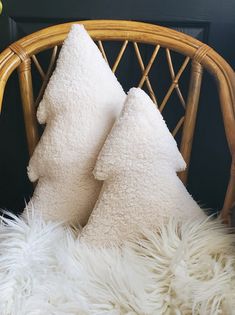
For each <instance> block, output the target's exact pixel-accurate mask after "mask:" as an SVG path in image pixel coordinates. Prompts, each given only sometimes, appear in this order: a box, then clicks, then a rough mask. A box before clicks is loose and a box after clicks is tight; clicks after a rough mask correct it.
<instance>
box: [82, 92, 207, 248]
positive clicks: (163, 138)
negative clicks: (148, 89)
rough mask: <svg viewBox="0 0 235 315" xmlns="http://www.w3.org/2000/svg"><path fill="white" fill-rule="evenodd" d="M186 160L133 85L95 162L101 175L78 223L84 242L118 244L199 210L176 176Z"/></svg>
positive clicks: (160, 116)
mask: <svg viewBox="0 0 235 315" xmlns="http://www.w3.org/2000/svg"><path fill="white" fill-rule="evenodd" d="M184 168H185V162H184V160H183V158H182V156H181V154H180V152H179V150H178V148H177V144H176V142H175V140H174V138H173V136H172V135H171V133H170V132H169V130H168V128H167V126H166V124H165V122H164V120H163V118H162V115H161V114H160V112H159V111H158V109H157V108H156V106H155V105H154V104H153V102H152V101H151V99H150V98H149V97H148V96H147V94H146V93H145V92H144V91H142V90H141V89H136V88H133V89H131V90H130V92H129V93H128V96H127V99H126V102H125V105H124V108H123V110H122V112H121V115H120V117H119V119H118V120H117V121H116V122H115V124H114V126H113V128H112V130H111V133H110V134H109V136H108V138H107V140H106V142H105V144H104V146H103V148H102V150H101V152H100V154H99V157H98V160H97V163H96V166H95V169H94V175H95V177H96V178H97V179H99V180H102V181H103V180H104V184H103V188H102V190H101V193H100V196H99V199H98V201H97V203H96V206H95V208H94V210H93V212H92V214H91V216H90V218H89V221H88V224H87V225H86V226H85V228H84V229H83V232H82V234H81V239H82V240H85V241H86V242H88V243H97V244H103V245H104V244H121V243H122V242H123V241H124V240H127V239H128V238H130V237H132V236H133V235H136V234H138V232H140V231H142V229H143V228H144V229H150V230H155V229H156V230H157V227H158V226H159V224H160V223H161V222H162V220H164V218H169V217H172V216H176V217H182V219H189V218H192V219H193V218H195V217H196V216H204V213H203V212H202V210H201V209H200V207H199V206H198V205H197V203H196V202H195V201H194V200H193V198H192V197H191V196H190V195H189V193H188V192H187V190H186V188H185V187H184V185H183V184H182V182H181V181H180V179H179V178H178V176H177V173H176V172H178V171H181V170H183V169H184Z"/></svg>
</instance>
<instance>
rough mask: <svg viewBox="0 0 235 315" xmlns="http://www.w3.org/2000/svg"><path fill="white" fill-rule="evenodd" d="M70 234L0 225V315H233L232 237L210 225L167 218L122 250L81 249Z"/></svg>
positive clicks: (46, 227)
mask: <svg viewBox="0 0 235 315" xmlns="http://www.w3.org/2000/svg"><path fill="white" fill-rule="evenodd" d="M12 219H13V220H12ZM77 233H78V231H75V230H72V229H69V228H65V227H64V226H63V225H62V224H55V223H45V222H43V221H42V220H41V219H40V218H38V217H31V218H30V219H29V220H28V223H26V222H25V221H23V219H19V218H17V217H14V216H12V215H11V219H2V222H1V226H0V314H1V315H87V314H89V315H90V314H92V315H120V314H121V315H124V314H125V315H134V314H139V315H144V314H145V315H152V314H154V315H161V314H164V315H180V314H181V315H188V314H195V315H198V314H200V315H207V314H208V315H209V314H210V315H219V314H223V315H225V314H227V315H232V314H235V261H234V257H235V255H234V236H233V235H231V234H229V233H227V232H226V230H225V228H224V227H223V226H222V225H221V224H220V223H219V222H218V221H211V220H209V219H208V220H206V221H196V222H195V221H194V222H185V223H182V222H177V221H176V220H174V219H171V220H170V221H169V222H168V224H166V225H164V226H162V227H161V229H160V233H159V234H157V233H155V234H153V233H148V232H146V231H145V232H143V239H141V240H139V241H133V242H129V243H127V244H125V246H123V247H122V248H109V249H108V248H103V249H98V248H96V249H94V248H91V247H90V248H89V246H86V245H84V244H81V243H80V242H79V240H78V239H77Z"/></svg>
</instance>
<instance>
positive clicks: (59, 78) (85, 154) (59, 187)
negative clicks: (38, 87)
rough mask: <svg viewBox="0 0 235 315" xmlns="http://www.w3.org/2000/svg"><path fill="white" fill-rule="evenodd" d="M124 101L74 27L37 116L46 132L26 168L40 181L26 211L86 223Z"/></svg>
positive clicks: (86, 38)
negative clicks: (100, 162)
mask: <svg viewBox="0 0 235 315" xmlns="http://www.w3.org/2000/svg"><path fill="white" fill-rule="evenodd" d="M125 97H126V95H125V93H124V91H123V89H122V87H121V85H120V84H119V83H118V81H117V79H116V77H115V75H114V74H113V73H112V71H111V69H110V68H109V66H108V65H107V63H106V62H105V60H104V59H103V57H102V55H101V53H100V51H99V49H98V48H97V46H96V44H95V43H94V42H93V40H92V39H91V38H90V36H89V35H88V33H87V32H86V30H85V29H84V27H83V26H82V25H73V26H72V29H71V31H70V33H69V35H68V37H67V39H66V40H65V42H64V44H63V46H62V49H61V52H60V55H59V58H58V61H57V66H56V69H55V71H54V73H53V75H52V77H51V79H50V82H49V83H48V86H47V88H46V91H45V94H44V97H43V100H42V101H41V103H40V105H39V109H38V112H37V117H38V120H39V122H40V123H42V124H46V128H45V131H44V133H43V135H42V137H41V139H40V141H39V143H38V145H37V147H36V149H35V152H34V153H33V156H32V158H31V160H30V162H29V166H28V175H29V178H30V180H31V181H33V182H35V181H37V180H38V183H37V186H36V189H35V191H34V194H33V197H32V199H31V201H30V203H29V204H28V206H27V208H28V211H32V207H33V208H34V211H35V212H36V213H41V214H42V217H43V219H45V220H58V221H64V222H68V223H71V224H78V223H79V224H81V225H84V224H85V223H86V222H87V220H88V217H89V215H90V212H91V211H92V209H93V207H94V204H95V202H96V200H97V197H98V195H99V192H100V188H101V182H99V181H97V180H95V178H94V176H93V175H92V171H93V168H94V166H95V162H96V158H97V155H98V153H99V151H100V149H101V147H102V145H103V143H104V141H105V138H106V136H107V135H108V133H109V131H110V129H111V127H112V125H113V123H114V121H115V119H116V117H117V115H119V113H120V111H121V108H122V106H123V103H124V100H125Z"/></svg>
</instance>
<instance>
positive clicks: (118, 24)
mask: <svg viewBox="0 0 235 315" xmlns="http://www.w3.org/2000/svg"><path fill="white" fill-rule="evenodd" d="M76 23H77V24H83V25H84V26H85V28H86V30H87V31H88V32H89V34H90V36H91V37H92V38H93V39H94V40H97V41H102V40H109V41H126V42H127V41H128V42H133V43H145V44H151V45H155V46H157V45H158V46H161V47H164V48H166V49H170V50H172V51H175V52H178V53H180V54H182V55H185V56H187V57H188V58H190V59H192V71H191V79H190V88H189V95H188V99H187V108H186V115H185V120H184V130H183V134H182V143H183V144H182V143H181V153H182V155H183V156H184V158H185V160H186V162H187V163H188V162H189V160H190V154H191V146H192V138H193V132H194V126H195V121H196V112H197V105H198V100H199V95H200V85H201V78H202V69H203V68H205V69H206V70H207V71H209V72H210V73H211V74H212V75H213V77H214V78H215V79H216V82H217V86H218V92H219V98H220V104H221V111H222V115H223V121H224V127H225V133H226V138H227V141H228V146H229V149H230V153H231V156H232V167H231V176H230V182H229V185H228V189H227V193H226V197H225V202H224V207H223V212H222V213H223V214H224V217H225V218H226V219H227V217H228V211H229V208H231V204H232V203H233V202H234V201H235V75H234V72H233V70H232V68H231V67H230V66H229V64H228V63H227V62H226V61H225V60H224V59H223V58H222V57H221V56H220V55H219V54H218V53H216V52H215V51H214V50H213V49H212V48H211V47H209V46H208V45H206V44H204V43H202V42H200V41H199V40H197V39H195V38H193V37H191V36H188V35H186V34H183V33H180V32H177V31H174V30H172V29H169V28H166V27H161V26H157V25H153V24H147V23H142V22H134V21H124V20H90V21H75V22H70V23H65V24H59V25H55V26H51V27H48V28H45V29H42V30H40V31H37V32H35V33H33V34H30V35H28V36H26V37H24V38H22V39H20V40H18V41H16V42H15V43H13V44H11V45H10V46H9V47H8V48H6V49H5V50H4V51H3V52H2V53H1V54H0V110H1V106H2V100H3V94H4V90H5V85H6V82H7V80H8V78H9V76H10V75H11V73H12V72H13V71H14V70H15V69H16V68H18V70H19V76H20V85H21V97H22V103H23V107H24V109H25V113H24V115H25V123H26V134H27V137H28V145H29V149H30V150H29V151H30V153H32V149H33V148H34V147H35V145H36V142H37V139H38V137H37V135H36V133H37V131H36V127H35V126H36V122H35V121H36V120H35V118H33V116H35V111H34V110H33V109H32V104H33V103H34V100H33V94H32V92H30V91H29V90H32V79H31V72H30V58H31V57H32V58H34V55H36V54H37V53H39V52H41V51H44V50H46V49H49V48H52V47H55V46H58V45H61V44H62V43H63V41H64V40H65V38H66V37H67V34H68V32H69V30H70V28H71V25H72V24H76ZM146 73H147V72H146ZM146 79H147V74H145V71H144V72H143V77H142V80H141V81H142V83H143V82H144V80H146ZM174 81H175V82H174ZM146 82H147V80H146ZM147 83H148V82H147ZM173 83H174V84H175V86H176V85H177V80H173ZM32 125H33V128H32ZM186 177H187V175H182V176H181V179H182V180H183V182H186Z"/></svg>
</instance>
